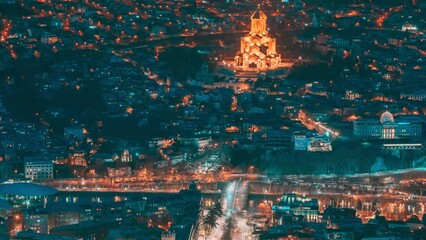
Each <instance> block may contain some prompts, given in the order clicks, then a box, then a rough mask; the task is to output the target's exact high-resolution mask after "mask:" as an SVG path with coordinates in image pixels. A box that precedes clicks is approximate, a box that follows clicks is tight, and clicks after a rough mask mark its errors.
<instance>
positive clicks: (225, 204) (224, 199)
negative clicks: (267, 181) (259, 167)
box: [207, 179, 251, 240]
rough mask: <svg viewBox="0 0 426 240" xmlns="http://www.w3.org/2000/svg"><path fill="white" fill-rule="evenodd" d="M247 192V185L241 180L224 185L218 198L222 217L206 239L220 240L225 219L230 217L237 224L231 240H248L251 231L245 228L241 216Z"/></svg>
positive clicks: (243, 219)
mask: <svg viewBox="0 0 426 240" xmlns="http://www.w3.org/2000/svg"><path fill="white" fill-rule="evenodd" d="M248 191H249V183H248V182H247V181H242V180H241V179H239V180H235V181H232V182H229V183H228V184H226V186H225V187H224V191H223V192H222V194H221V198H220V199H221V200H220V201H221V204H222V208H223V213H224V215H223V216H222V217H221V218H220V219H219V220H218V226H217V228H215V229H213V231H212V233H211V235H210V237H208V238H207V239H212V240H219V239H221V237H222V234H223V232H224V229H225V222H226V219H227V218H231V217H234V218H235V220H236V223H237V225H236V226H235V229H234V231H232V239H233V240H240V239H241V240H246V239H250V238H249V236H250V235H251V234H250V233H251V229H250V227H249V226H247V224H246V219H245V218H244V217H243V214H242V211H243V210H244V209H245V208H246V205H247V198H248Z"/></svg>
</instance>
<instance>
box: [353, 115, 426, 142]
mask: <svg viewBox="0 0 426 240" xmlns="http://www.w3.org/2000/svg"><path fill="white" fill-rule="evenodd" d="M353 133H354V137H355V138H359V139H404V138H420V137H421V135H422V123H421V121H420V120H416V119H404V120H395V119H394V118H393V115H392V114H391V113H390V112H389V111H385V112H384V113H383V114H382V115H381V117H380V120H375V119H361V120H357V121H354V124H353Z"/></svg>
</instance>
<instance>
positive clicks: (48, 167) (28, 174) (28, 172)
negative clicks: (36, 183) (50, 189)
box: [24, 157, 53, 180]
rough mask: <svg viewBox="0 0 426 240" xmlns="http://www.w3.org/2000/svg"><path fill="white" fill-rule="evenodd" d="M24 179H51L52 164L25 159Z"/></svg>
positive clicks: (47, 161)
mask: <svg viewBox="0 0 426 240" xmlns="http://www.w3.org/2000/svg"><path fill="white" fill-rule="evenodd" d="M24 166H25V178H28V179H31V180H47V179H53V162H52V160H47V159H43V158H33V157H28V158H25V164H24Z"/></svg>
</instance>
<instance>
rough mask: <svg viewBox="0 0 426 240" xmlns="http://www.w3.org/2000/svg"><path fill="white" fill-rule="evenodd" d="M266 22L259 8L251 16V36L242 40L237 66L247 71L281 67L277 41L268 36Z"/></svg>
mask: <svg viewBox="0 0 426 240" xmlns="http://www.w3.org/2000/svg"><path fill="white" fill-rule="evenodd" d="M266 20H267V17H266V15H265V13H263V11H262V10H261V9H260V6H259V7H258V9H257V10H256V12H255V13H254V14H253V15H252V16H251V28H250V32H249V34H248V35H246V36H244V37H242V38H241V49H240V51H239V52H238V53H237V55H236V56H235V66H237V67H242V68H247V69H274V68H277V67H279V66H280V64H281V55H280V54H277V52H276V39H275V38H271V37H270V36H269V35H268V31H267V26H266Z"/></svg>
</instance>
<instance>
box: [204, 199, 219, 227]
mask: <svg viewBox="0 0 426 240" xmlns="http://www.w3.org/2000/svg"><path fill="white" fill-rule="evenodd" d="M222 216H223V211H222V205H221V204H220V202H217V203H216V204H215V205H214V206H213V207H210V208H209V212H208V213H207V215H206V216H205V217H204V219H203V224H204V226H205V227H206V228H207V229H212V228H216V227H217V220H218V219H219V218H220V217H222Z"/></svg>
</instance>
